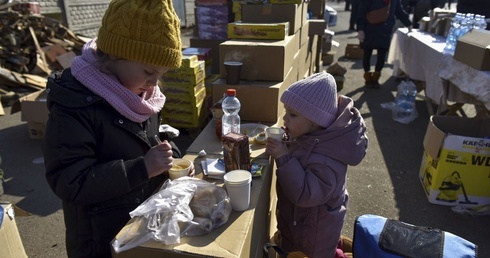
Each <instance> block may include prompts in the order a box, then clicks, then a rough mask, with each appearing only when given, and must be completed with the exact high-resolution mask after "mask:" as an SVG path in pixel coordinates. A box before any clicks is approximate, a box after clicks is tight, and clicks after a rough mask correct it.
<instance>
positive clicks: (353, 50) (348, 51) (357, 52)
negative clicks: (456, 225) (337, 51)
mask: <svg viewBox="0 0 490 258" xmlns="http://www.w3.org/2000/svg"><path fill="white" fill-rule="evenodd" d="M345 56H346V57H348V58H353V59H362V57H363V56H364V50H363V49H362V48H361V46H360V45H359V44H347V46H346V47H345Z"/></svg>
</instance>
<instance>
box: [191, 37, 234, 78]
mask: <svg viewBox="0 0 490 258" xmlns="http://www.w3.org/2000/svg"><path fill="white" fill-rule="evenodd" d="M225 41H226V40H225V39H218V40H216V39H200V38H190V40H189V42H190V46H191V47H197V48H199V47H201V48H211V56H212V58H211V59H212V62H211V72H212V73H213V74H219V69H220V64H219V45H220V44H221V43H223V42H225Z"/></svg>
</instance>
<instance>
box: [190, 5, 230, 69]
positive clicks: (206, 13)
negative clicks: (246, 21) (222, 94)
mask: <svg viewBox="0 0 490 258" xmlns="http://www.w3.org/2000/svg"><path fill="white" fill-rule="evenodd" d="M194 14H195V16H196V17H195V20H196V26H195V30H194V35H193V37H192V38H191V39H190V46H191V47H194V48H210V49H211V55H212V60H213V61H212V63H211V73H213V74H218V73H219V65H218V61H219V60H218V59H219V44H220V43H222V42H223V41H225V40H227V39H228V31H227V30H228V23H229V22H233V21H234V18H233V16H234V13H233V12H232V8H231V0H195V12H194Z"/></svg>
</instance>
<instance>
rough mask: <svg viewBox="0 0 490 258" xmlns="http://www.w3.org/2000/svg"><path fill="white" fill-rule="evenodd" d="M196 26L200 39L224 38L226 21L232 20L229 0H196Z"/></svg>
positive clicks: (226, 36)
mask: <svg viewBox="0 0 490 258" xmlns="http://www.w3.org/2000/svg"><path fill="white" fill-rule="evenodd" d="M195 7H196V8H195V15H196V25H197V26H196V28H197V34H198V37H199V38H201V39H211V40H226V39H227V38H228V35H227V30H228V23H229V22H232V21H233V13H232V11H231V2H230V1H229V0H196V1H195Z"/></svg>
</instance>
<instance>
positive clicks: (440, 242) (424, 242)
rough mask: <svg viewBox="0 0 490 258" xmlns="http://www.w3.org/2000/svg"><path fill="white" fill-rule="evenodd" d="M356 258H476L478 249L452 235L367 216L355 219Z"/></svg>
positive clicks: (438, 230) (354, 242)
mask: <svg viewBox="0 0 490 258" xmlns="http://www.w3.org/2000/svg"><path fill="white" fill-rule="evenodd" d="M353 249H354V257H356V258H365V257H376V258H398V257H414V258H425V257H427V258H434V257H440V258H463V257H465V258H466V257H468V258H470V257H477V250H478V246H476V245H475V244H473V243H471V242H469V241H467V240H466V239H463V238H461V237H459V236H456V235H454V234H451V233H449V232H446V231H443V230H440V229H435V228H430V227H422V226H415V225H411V224H408V223H405V222H401V221H398V220H392V219H387V218H384V217H381V216H377V215H372V214H365V215H361V216H359V217H357V218H356V221H355V225H354V241H353Z"/></svg>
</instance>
